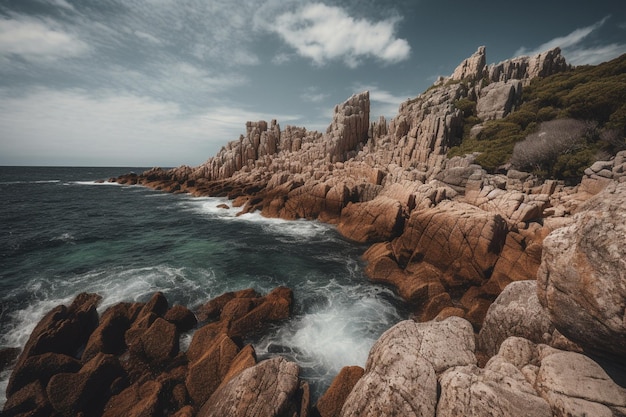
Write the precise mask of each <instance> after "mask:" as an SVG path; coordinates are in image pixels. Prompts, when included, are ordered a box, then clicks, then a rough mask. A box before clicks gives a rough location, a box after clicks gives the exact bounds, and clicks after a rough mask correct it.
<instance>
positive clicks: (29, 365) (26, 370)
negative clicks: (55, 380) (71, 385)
mask: <svg viewBox="0 0 626 417" xmlns="http://www.w3.org/2000/svg"><path fill="white" fill-rule="evenodd" d="M80 368H81V364H80V362H79V361H78V360H76V359H74V358H72V357H70V356H67V355H63V354H60V353H43V354H41V355H36V356H31V357H30V358H28V359H26V360H25V361H24V362H23V363H22V366H20V367H19V368H17V369H15V370H14V371H13V374H12V375H11V381H10V383H9V385H8V386H7V389H6V393H7V396H11V395H12V394H13V393H15V392H17V391H19V390H20V389H22V388H23V387H25V386H26V385H28V384H30V383H32V382H34V381H39V382H40V383H41V385H42V386H44V387H45V386H46V385H47V384H48V381H49V380H50V378H52V376H54V375H55V374H58V373H62V372H78V371H79V370H80Z"/></svg>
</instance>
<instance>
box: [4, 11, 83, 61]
mask: <svg viewBox="0 0 626 417" xmlns="http://www.w3.org/2000/svg"><path fill="white" fill-rule="evenodd" d="M88 50H89V46H88V45H87V44H86V43H85V42H83V41H82V40H80V39H79V38H77V37H76V36H75V35H73V34H72V33H69V32H67V31H65V30H64V29H63V28H61V27H60V26H59V25H58V24H56V23H54V22H52V21H50V20H37V19H34V18H30V17H26V16H20V15H15V16H13V18H10V19H0V54H1V55H5V56H6V55H8V56H11V55H18V56H20V57H22V58H23V59H26V60H27V61H54V60H57V59H61V58H72V57H76V56H79V55H82V54H84V53H85V52H87V51H88Z"/></svg>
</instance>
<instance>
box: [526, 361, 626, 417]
mask: <svg viewBox="0 0 626 417" xmlns="http://www.w3.org/2000/svg"><path fill="white" fill-rule="evenodd" d="M547 353H548V355H547V356H546V357H544V358H543V359H542V360H541V366H540V368H539V371H538V373H537V379H536V383H535V387H536V389H537V392H539V394H541V396H542V397H543V398H545V399H546V400H547V401H548V403H550V406H551V407H552V411H553V413H554V415H556V416H577V417H578V416H580V417H583V416H598V417H603V416H606V417H612V416H616V415H618V416H619V415H625V414H626V389H624V388H622V387H620V386H619V385H617V384H616V383H615V382H613V380H612V379H611V378H610V377H609V376H608V375H607V374H606V372H605V371H604V370H603V369H602V368H601V367H600V366H599V365H598V364H597V363H596V362H594V361H593V360H591V359H590V358H588V357H586V356H584V355H581V354H579V353H575V352H562V351H548V352H547Z"/></svg>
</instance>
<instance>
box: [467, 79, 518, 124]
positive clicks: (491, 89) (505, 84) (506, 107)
mask: <svg viewBox="0 0 626 417" xmlns="http://www.w3.org/2000/svg"><path fill="white" fill-rule="evenodd" d="M521 98H522V82H521V81H519V80H511V81H499V82H495V83H491V84H489V85H487V86H486V87H484V88H483V89H481V90H480V95H479V97H478V101H477V102H476V113H477V116H478V118H479V119H481V120H495V119H502V118H503V117H506V116H507V115H508V114H509V113H510V112H511V111H513V110H515V107H516V106H517V105H519V104H520V102H521Z"/></svg>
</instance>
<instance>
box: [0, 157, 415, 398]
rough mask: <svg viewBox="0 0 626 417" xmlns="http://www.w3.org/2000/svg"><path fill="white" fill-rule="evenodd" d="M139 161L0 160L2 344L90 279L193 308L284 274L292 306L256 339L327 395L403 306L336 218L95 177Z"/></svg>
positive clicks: (266, 287) (105, 291) (21, 338)
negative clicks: (258, 208) (369, 271)
mask: <svg viewBox="0 0 626 417" xmlns="http://www.w3.org/2000/svg"><path fill="white" fill-rule="evenodd" d="M130 170H131V169H128V168H126V169H125V168H47V167H46V168H30V167H0V195H1V196H2V202H1V203H0V303H1V304H0V349H2V348H5V347H16V346H17V347H19V346H23V345H24V343H25V342H26V340H27V339H28V335H29V333H30V331H32V329H33V328H34V326H35V324H36V323H37V321H38V320H39V319H40V318H41V317H42V316H43V315H44V314H45V313H46V312H47V311H48V310H49V309H51V308H53V307H54V306H56V305H58V304H61V303H64V304H67V303H69V302H71V300H72V299H73V298H74V296H75V295H76V294H78V293H80V292H83V291H87V292H95V293H98V294H100V295H102V296H103V302H102V304H101V306H100V308H99V310H100V312H102V311H104V310H105V309H106V308H107V307H109V306H111V305H113V304H115V303H117V302H120V301H146V300H148V299H149V298H150V296H151V295H152V294H154V292H156V291H162V292H163V293H164V294H165V295H166V297H167V298H168V300H169V302H170V304H171V305H173V304H183V305H186V306H188V307H190V308H192V309H193V308H195V307H198V306H200V305H202V304H203V303H205V302H207V301H208V300H209V299H211V298H213V297H215V296H217V295H220V294H222V293H224V292H226V291H234V290H239V289H244V288H248V287H252V288H255V289H256V290H257V291H259V292H262V293H265V292H268V291H270V290H271V289H273V288H275V287H276V286H279V285H286V286H288V287H290V288H292V289H293V291H294V296H295V303H296V304H295V307H294V315H293V317H292V318H291V319H290V320H289V321H287V322H285V323H283V324H281V325H279V326H275V327H273V328H272V329H270V331H269V332H268V333H267V334H266V335H265V336H263V337H262V338H260V339H258V340H252V341H251V342H252V343H253V344H254V346H255V348H256V350H257V353H258V355H259V357H260V358H263V357H267V356H271V355H274V354H282V355H285V356H287V357H289V358H290V359H292V360H294V361H296V362H297V363H298V364H299V365H300V366H301V367H302V375H303V376H304V378H305V379H307V380H308V381H309V382H310V383H311V384H312V387H313V390H314V395H319V394H320V393H321V392H323V390H324V389H325V388H326V387H327V386H328V384H329V383H330V381H331V380H332V377H334V376H335V375H336V374H337V372H338V371H339V370H340V369H341V367H343V366H347V365H361V366H363V365H364V364H365V360H366V358H367V353H368V351H369V349H370V347H371V345H372V344H373V342H374V341H375V340H376V338H378V336H379V335H380V334H381V333H382V332H383V331H384V330H386V329H387V328H389V327H390V326H391V325H392V324H394V323H396V322H397V321H399V320H401V319H403V318H404V316H406V313H405V312H404V311H403V310H402V303H401V302H400V301H399V300H398V299H397V297H395V296H394V294H393V293H392V291H390V290H389V289H388V288H385V287H381V286H377V285H372V284H371V283H369V282H368V281H367V278H366V277H364V275H363V265H362V264H361V261H360V255H361V254H362V252H363V251H364V249H365V248H364V247H363V246H361V245H355V244H353V243H351V242H348V241H346V240H344V239H343V238H341V236H340V235H339V234H338V233H337V232H336V231H335V229H334V228H333V227H332V226H329V225H326V224H323V223H319V222H311V221H284V220H278V219H266V218H263V217H261V216H260V215H258V214H246V215H243V216H239V217H238V216H236V213H237V209H232V208H231V209H221V208H218V207H217V206H218V205H220V204H222V203H226V204H228V201H227V200H224V199H218V198H193V197H190V196H187V195H174V194H167V193H161V192H157V191H152V190H149V189H146V188H143V187H139V186H120V185H115V184H108V183H105V184H97V183H96V182H95V180H97V179H106V178H108V177H111V176H117V175H120V174H123V173H126V172H129V171H130ZM134 171H135V172H141V171H143V169H140V168H137V169H134ZM190 338H191V335H186V336H184V337H183V339H182V342H181V343H182V345H183V346H182V348H183V349H184V348H185V345H186V344H187V343H189V341H190ZM8 376H9V374H8V372H4V373H3V374H2V375H0V389H1V391H2V394H1V395H0V408H1V406H2V404H3V403H4V401H5V399H4V388H5V387H6V383H7V380H8Z"/></svg>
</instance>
